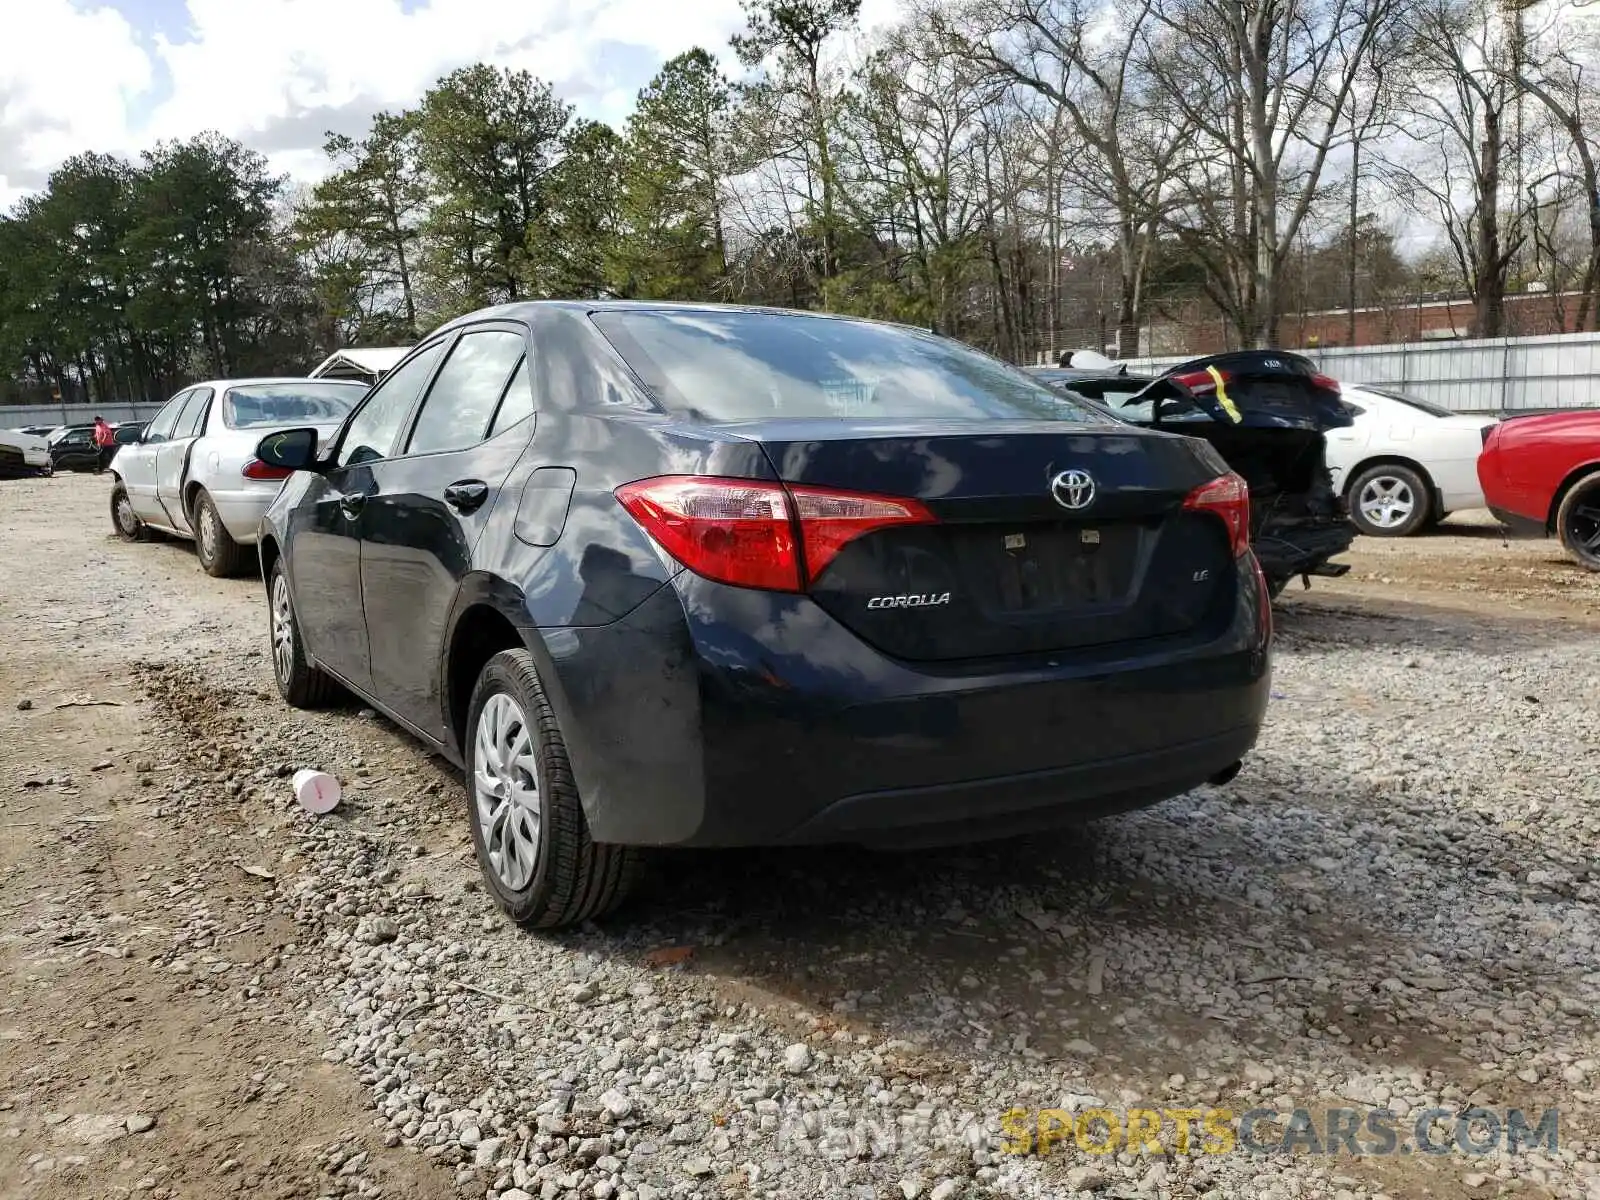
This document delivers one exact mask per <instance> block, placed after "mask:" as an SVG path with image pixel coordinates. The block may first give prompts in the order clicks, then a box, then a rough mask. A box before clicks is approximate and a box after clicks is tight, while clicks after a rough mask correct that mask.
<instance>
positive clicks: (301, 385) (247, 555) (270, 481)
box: [111, 379, 367, 576]
mask: <svg viewBox="0 0 1600 1200" xmlns="http://www.w3.org/2000/svg"><path fill="white" fill-rule="evenodd" d="M366 394H367V385H366V384H364V383H359V382H347V381H344V380H335V379H214V380H210V381H207V382H205V383H197V384H195V385H194V386H193V387H191V388H188V389H186V390H185V391H182V392H179V393H178V394H177V395H176V396H174V397H173V398H172V399H171V400H169V401H167V403H166V405H165V406H164V407H163V408H162V409H161V411H160V412H158V413H157V414H156V415H155V416H154V417H153V418H151V420H150V423H149V424H148V425H145V426H143V427H141V428H137V429H129V430H128V431H127V436H126V438H124V434H123V431H122V430H120V429H119V430H118V431H117V441H118V442H119V443H125V444H122V445H121V448H120V449H119V450H118V451H117V454H116V457H115V458H113V459H112V460H111V473H112V475H113V476H115V483H114V485H113V487H112V489H111V523H112V525H113V526H114V527H115V528H116V531H117V534H118V536H120V537H122V538H124V539H126V540H128V541H137V540H139V539H140V538H142V537H143V536H144V534H145V532H146V530H150V529H155V530H159V531H161V532H163V533H169V534H173V535H175V536H177V537H182V538H190V539H193V541H194V543H195V549H196V551H197V553H198V554H199V557H200V565H201V566H202V567H204V568H205V570H206V573H207V574H208V575H217V576H223V575H234V574H238V573H239V572H240V571H242V570H244V569H245V567H246V566H248V565H251V564H253V563H254V561H255V555H254V553H253V547H254V546H255V543H256V529H257V527H258V526H259V525H260V524H261V514H262V513H264V512H266V510H267V507H268V505H270V504H271V503H272V500H273V497H275V496H276V495H277V494H278V490H279V488H281V487H282V486H283V481H284V480H285V479H287V478H288V477H289V474H290V472H288V471H286V470H283V469H282V468H281V467H271V466H268V465H267V464H266V463H263V462H261V461H260V460H259V459H257V458H256V446H257V445H258V444H259V443H260V441H261V439H262V438H263V437H265V436H266V435H268V434H270V433H272V432H273V431H274V430H276V429H303V428H306V427H312V428H315V429H316V430H317V431H318V432H319V433H320V434H321V435H322V437H323V438H324V439H327V438H331V437H332V436H333V435H334V434H335V433H336V432H338V429H339V426H340V425H342V424H343V423H344V419H345V416H346V415H347V414H348V413H349V412H350V410H351V409H352V408H353V407H355V403H356V401H357V400H359V399H361V397H362V396H364V395H366Z"/></svg>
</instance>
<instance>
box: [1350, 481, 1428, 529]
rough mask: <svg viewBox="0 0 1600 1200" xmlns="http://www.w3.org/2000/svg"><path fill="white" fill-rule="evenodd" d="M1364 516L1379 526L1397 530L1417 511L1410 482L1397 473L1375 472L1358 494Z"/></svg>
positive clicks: (1358, 504) (1358, 506)
mask: <svg viewBox="0 0 1600 1200" xmlns="http://www.w3.org/2000/svg"><path fill="white" fill-rule="evenodd" d="M1356 507H1357V508H1359V509H1360V510H1361V515H1362V516H1363V517H1365V518H1366V519H1367V521H1368V522H1370V523H1371V524H1372V525H1374V526H1376V527H1377V528H1379V529H1398V528H1399V527H1400V526H1401V525H1404V524H1405V523H1406V522H1407V521H1409V520H1410V519H1411V514H1412V513H1414V512H1416V510H1417V497H1416V494H1415V493H1414V492H1413V491H1412V490H1411V484H1410V483H1408V482H1407V481H1406V480H1404V479H1400V478H1398V477H1397V476H1394V475H1374V476H1373V477H1372V478H1371V479H1369V480H1367V482H1366V483H1365V484H1363V485H1362V488H1361V494H1360V495H1359V496H1358V497H1356Z"/></svg>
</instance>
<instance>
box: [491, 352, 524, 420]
mask: <svg viewBox="0 0 1600 1200" xmlns="http://www.w3.org/2000/svg"><path fill="white" fill-rule="evenodd" d="M531 416H533V391H532V385H531V384H530V383H529V382H528V360H527V359H526V358H524V359H523V360H522V363H521V365H520V366H518V367H517V373H516V374H515V375H513V376H512V377H511V384H510V386H509V387H507V388H506V394H505V395H504V396H503V397H502V398H501V400H500V410H499V411H498V412H496V413H495V414H494V424H493V425H490V426H489V436H490V437H499V436H500V435H501V434H502V433H504V432H505V431H506V430H508V429H510V428H511V427H512V426H513V425H518V424H521V423H522V422H523V421H526V420H527V419H528V418H529V417H531Z"/></svg>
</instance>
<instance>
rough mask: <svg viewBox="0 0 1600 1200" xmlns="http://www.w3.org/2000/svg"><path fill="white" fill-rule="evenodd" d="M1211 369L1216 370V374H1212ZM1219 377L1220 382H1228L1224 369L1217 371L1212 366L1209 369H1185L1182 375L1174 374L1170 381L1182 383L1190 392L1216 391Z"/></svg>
mask: <svg viewBox="0 0 1600 1200" xmlns="http://www.w3.org/2000/svg"><path fill="white" fill-rule="evenodd" d="M1212 371H1216V374H1215V375H1213V374H1212ZM1219 377H1220V379H1221V382H1222V383H1224V384H1226V383H1227V382H1228V376H1227V373H1226V372H1225V371H1217V369H1216V368H1215V367H1212V368H1211V370H1209V371H1185V372H1184V373H1183V374H1182V375H1174V376H1173V377H1172V381H1173V382H1174V383H1181V384H1183V386H1184V387H1186V388H1188V389H1189V390H1190V391H1191V392H1213V391H1216V388H1217V382H1218V378H1219Z"/></svg>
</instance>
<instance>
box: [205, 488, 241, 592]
mask: <svg viewBox="0 0 1600 1200" xmlns="http://www.w3.org/2000/svg"><path fill="white" fill-rule="evenodd" d="M190 519H191V522H192V524H193V525H194V544H195V550H196V552H197V554H198V556H199V558H200V565H201V566H202V567H204V568H205V572H206V574H207V575H214V576H216V577H217V578H218V579H225V578H227V577H228V576H229V575H238V574H240V573H241V572H243V570H244V568H245V565H246V564H247V563H248V562H249V561H250V548H249V547H248V546H241V545H239V543H238V542H236V541H234V540H233V535H232V534H230V533H229V532H228V527H227V526H226V525H224V524H223V523H222V517H221V515H220V514H219V513H218V512H217V506H216V504H214V503H213V502H212V500H211V497H210V496H209V495H207V494H206V493H205V492H201V493H199V494H198V495H197V496H196V497H195V501H194V511H193V513H192V514H191V518H190Z"/></svg>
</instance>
